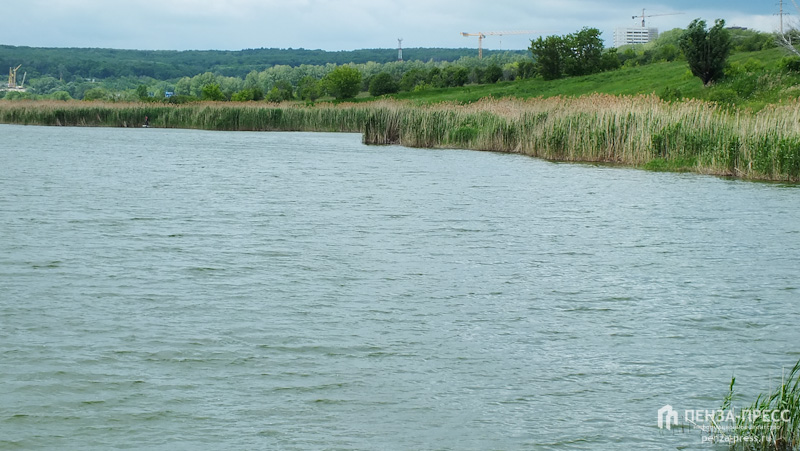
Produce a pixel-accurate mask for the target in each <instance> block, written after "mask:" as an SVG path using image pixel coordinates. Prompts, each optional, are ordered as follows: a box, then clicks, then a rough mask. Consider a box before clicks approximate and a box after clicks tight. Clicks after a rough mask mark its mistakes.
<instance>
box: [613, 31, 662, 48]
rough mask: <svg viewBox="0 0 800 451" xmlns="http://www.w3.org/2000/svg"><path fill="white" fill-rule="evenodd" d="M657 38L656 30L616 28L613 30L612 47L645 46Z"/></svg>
mask: <svg viewBox="0 0 800 451" xmlns="http://www.w3.org/2000/svg"><path fill="white" fill-rule="evenodd" d="M656 38H658V28H642V27H634V28H617V29H615V30H614V47H620V46H623V45H631V44H647V43H648V42H650V41H655V40H656Z"/></svg>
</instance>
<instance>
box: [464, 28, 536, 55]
mask: <svg viewBox="0 0 800 451" xmlns="http://www.w3.org/2000/svg"><path fill="white" fill-rule="evenodd" d="M537 33H541V32H540V31H479V32H478V33H467V32H462V33H461V36H464V37H469V36H477V37H478V59H481V58H483V38H485V37H486V36H503V35H505V34H537Z"/></svg>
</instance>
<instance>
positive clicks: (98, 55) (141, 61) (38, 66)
mask: <svg viewBox="0 0 800 451" xmlns="http://www.w3.org/2000/svg"><path fill="white" fill-rule="evenodd" d="M494 53H498V54H500V53H505V52H504V51H493V50H484V54H486V55H487V56H489V55H492V54H494ZM511 53H517V52H514V51H512V52H511ZM518 53H519V54H528V51H527V50H519V51H518ZM475 55H477V49H473V48H459V49H444V48H408V49H403V59H404V60H406V61H431V60H432V61H435V62H441V61H456V60H458V59H459V58H461V57H464V56H475ZM396 60H397V49H363V50H350V51H338V52H328V51H324V50H307V49H264V48H261V49H246V50H237V51H227V50H187V51H175V50H115V49H96V48H39V47H16V46H8V45H0V67H16V66H18V65H20V64H21V65H22V68H21V69H20V71H24V72H27V74H28V75H27V76H28V79H31V78H38V77H42V76H51V77H55V78H57V79H60V80H64V81H67V80H72V79H74V78H75V77H81V78H97V79H106V78H120V77H151V78H154V79H157V80H170V79H176V78H181V77H192V76H195V75H197V74H201V73H205V72H212V73H215V74H218V75H223V76H228V77H241V78H244V77H245V76H246V75H247V74H248V73H250V72H251V71H254V70H255V71H263V70H265V69H268V68H270V67H272V66H276V65H285V66H291V67H298V66H300V65H313V66H324V65H326V64H336V65H342V64H349V63H356V64H364V63H367V62H370V61H372V62H376V63H388V62H392V61H396Z"/></svg>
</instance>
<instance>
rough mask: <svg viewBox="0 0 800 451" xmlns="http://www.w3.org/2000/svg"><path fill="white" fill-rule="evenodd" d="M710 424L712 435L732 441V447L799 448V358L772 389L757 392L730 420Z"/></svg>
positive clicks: (729, 403)
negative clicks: (751, 401) (774, 388)
mask: <svg viewBox="0 0 800 451" xmlns="http://www.w3.org/2000/svg"><path fill="white" fill-rule="evenodd" d="M735 382H736V378H733V379H732V380H731V385H730V391H729V393H728V395H727V396H726V397H725V400H724V402H723V404H722V410H723V411H728V410H730V409H731V408H732V400H733V398H734V384H735ZM776 420H777V421H776ZM713 427H714V433H715V438H717V439H718V440H719V439H721V438H722V439H727V440H724V441H727V442H731V441H734V442H735V443H734V444H733V445H732V446H731V449H734V450H737V449H743V450H776V451H777V450H781V451H782V450H793V449H797V448H798V447H800V361H798V362H797V363H796V364H795V365H794V367H793V368H792V370H791V371H790V372H789V374H788V375H787V376H785V377H784V378H783V379H782V381H781V385H780V386H779V387H778V388H777V389H776V390H775V391H774V392H772V393H769V394H767V395H765V394H761V395H758V397H757V398H756V400H755V401H754V402H753V403H752V404H751V405H750V406H748V407H746V408H744V409H742V410H741V411H740V416H738V417H737V419H736V420H735V421H734V422H732V423H730V422H729V423H714V424H713ZM732 439H733V440H732Z"/></svg>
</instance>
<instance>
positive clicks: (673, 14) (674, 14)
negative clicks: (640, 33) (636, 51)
mask: <svg viewBox="0 0 800 451" xmlns="http://www.w3.org/2000/svg"><path fill="white" fill-rule="evenodd" d="M679 14H683V13H666V14H648V15H646V16H645V15H644V8H642V15H641V16H632V17H631V19H637V18H639V17H641V18H642V28H645V26H644V18H645V17H656V16H677V15H679Z"/></svg>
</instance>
